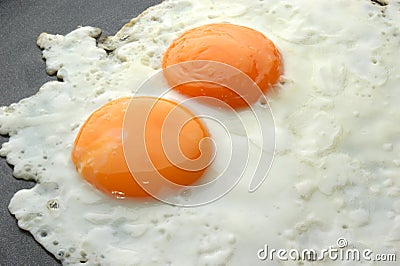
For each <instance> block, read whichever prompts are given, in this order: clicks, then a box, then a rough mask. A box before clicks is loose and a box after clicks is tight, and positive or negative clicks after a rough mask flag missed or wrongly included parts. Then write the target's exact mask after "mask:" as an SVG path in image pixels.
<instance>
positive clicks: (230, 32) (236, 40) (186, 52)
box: [162, 24, 283, 108]
mask: <svg viewBox="0 0 400 266" xmlns="http://www.w3.org/2000/svg"><path fill="white" fill-rule="evenodd" d="M193 60H210V61H217V62H220V63H225V64H228V65H230V66H233V67H235V68H237V69H239V70H241V71H242V72H244V73H245V74H247V75H248V76H249V77H250V78H251V79H252V80H253V81H255V82H256V84H257V85H258V87H259V89H261V92H262V93H264V92H266V91H267V90H268V88H269V87H271V86H272V85H273V84H275V83H276V82H277V81H278V79H279V76H280V75H281V73H282V70H283V67H282V62H281V56H280V53H279V51H278V49H277V48H276V47H275V45H274V44H273V42H272V41H270V40H269V39H268V38H266V37H265V36H264V35H263V34H262V33H260V32H258V31H256V30H253V29H250V28H247V27H243V26H238V25H233V24H209V25H204V26H201V27H198V28H194V29H191V30H189V31H187V32H185V33H184V34H183V35H182V36H180V37H179V38H178V39H176V40H175V41H174V42H173V43H172V44H171V46H170V47H169V48H168V49H167V51H166V52H165V54H164V57H163V62H162V67H163V69H165V68H167V67H169V66H172V65H174V64H178V63H182V62H188V61H193ZM200 71H201V70H200ZM195 72H196V76H199V75H200V76H207V74H206V73H204V75H201V74H199V70H198V69H196V70H195ZM166 78H167V80H168V79H169V77H166ZM227 78H229V77H227ZM168 81H169V83H170V84H176V81H171V80H168ZM238 85H239V86H240V84H238ZM175 89H176V90H178V91H179V92H180V93H182V94H185V95H187V96H210V97H214V98H217V99H220V100H222V101H225V102H226V103H227V104H229V105H230V106H231V107H234V108H237V107H243V106H247V103H246V101H244V100H243V99H242V97H241V96H243V95H238V94H237V93H235V92H233V91H231V90H230V89H228V88H227V87H225V86H215V85H213V84H210V83H205V82H201V84H200V86H199V84H194V82H193V83H187V84H183V85H178V86H176V87H175ZM261 92H259V91H257V90H255V89H254V87H253V88H252V91H246V92H245V94H246V99H251V100H250V102H249V101H248V102H249V103H252V102H253V101H254V99H258V97H255V96H259V95H260V93H261ZM252 94H255V96H254V95H252ZM253 96H254V97H253Z"/></svg>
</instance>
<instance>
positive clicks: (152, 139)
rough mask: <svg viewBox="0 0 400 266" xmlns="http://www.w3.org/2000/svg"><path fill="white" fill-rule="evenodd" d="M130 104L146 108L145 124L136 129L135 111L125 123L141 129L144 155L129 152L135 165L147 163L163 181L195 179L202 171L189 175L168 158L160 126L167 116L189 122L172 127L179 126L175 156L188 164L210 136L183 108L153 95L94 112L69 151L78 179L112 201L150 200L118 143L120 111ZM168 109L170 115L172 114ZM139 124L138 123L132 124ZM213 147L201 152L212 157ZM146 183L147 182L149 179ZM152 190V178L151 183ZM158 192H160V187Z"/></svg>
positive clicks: (154, 184) (138, 151) (184, 182)
mask: <svg viewBox="0 0 400 266" xmlns="http://www.w3.org/2000/svg"><path fill="white" fill-rule="evenodd" d="M132 99H133V100H134V101H135V103H136V104H138V106H139V107H143V108H148V107H149V106H150V105H152V109H151V112H150V113H148V117H147V122H146V125H141V124H140V121H141V119H142V117H139V116H141V115H142V114H140V112H139V113H138V116H132V115H131V116H130V117H129V119H131V120H130V122H132V123H133V124H135V125H137V128H141V129H145V132H146V134H145V141H146V148H147V151H146V150H144V149H135V148H134V149H133V150H132V151H131V152H133V153H134V154H135V157H137V158H138V160H137V161H136V162H135V163H136V164H139V166H140V164H141V163H144V162H145V161H148V160H150V161H151V162H153V164H154V167H155V169H154V171H158V172H160V173H161V174H162V175H163V177H164V178H166V179H168V180H169V181H171V182H173V183H176V184H179V185H190V184H192V183H194V182H195V181H197V180H198V179H199V178H200V177H201V176H202V175H203V173H204V171H205V169H201V170H196V171H190V169H189V170H188V169H186V170H185V169H181V168H180V167H178V166H176V165H174V164H173V163H172V162H171V161H170V160H168V158H167V156H166V154H165V152H164V149H163V146H162V142H161V134H162V129H163V122H164V120H165V119H166V117H167V116H168V115H171V116H172V120H173V121H177V122H179V121H182V119H184V120H187V121H188V122H187V123H186V124H185V125H184V126H183V127H182V125H173V126H174V127H178V128H182V130H181V131H180V132H179V136H178V137H177V138H178V142H179V147H177V149H180V150H179V152H181V153H183V155H184V156H186V157H185V158H187V159H188V160H191V159H196V158H198V157H199V156H200V150H199V143H200V141H201V140H202V139H203V138H207V137H209V134H208V132H207V130H206V128H205V127H204V126H203V124H202V123H201V121H200V120H198V119H197V118H195V117H194V116H193V114H192V113H191V112H190V111H188V110H187V109H185V108H183V107H181V106H177V104H176V103H174V102H172V101H168V100H164V99H157V98H153V97H135V98H121V99H117V100H114V101H111V102H109V103H107V104H106V105H104V106H103V107H101V108H100V109H98V110H97V111H95V112H94V113H93V114H92V115H91V116H90V117H89V118H88V119H87V120H86V122H85V123H84V125H83V126H82V127H81V130H80V132H79V133H78V136H77V137H76V140H75V143H74V147H73V150H72V156H71V157H72V161H73V162H74V164H75V166H76V168H77V170H78V172H79V173H80V174H81V176H82V177H83V178H84V179H85V180H86V181H88V182H89V183H91V184H92V185H93V186H95V187H96V188H97V189H99V190H100V191H102V192H104V193H106V194H109V195H111V196H114V197H117V198H125V197H147V196H149V195H148V194H147V192H146V191H144V190H143V189H142V188H141V187H140V186H139V185H138V183H137V182H136V181H135V179H134V178H133V176H132V174H131V172H130V170H129V168H128V165H127V163H126V160H125V156H124V152H123V144H122V132H123V121H124V115H125V112H126V110H127V108H128V106H129V104H130V102H131V100H132ZM171 110H175V112H172V113H171ZM136 122H138V123H136ZM211 151H212V147H211V146H208V149H205V150H202V152H203V154H204V153H206V154H205V155H206V156H209V158H210V157H211V153H212V152H211ZM150 181H151V180H150ZM150 185H151V186H152V187H153V189H154V188H156V189H157V186H159V184H158V182H157V180H154V182H150ZM160 189H161V188H160Z"/></svg>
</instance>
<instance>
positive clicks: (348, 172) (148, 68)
mask: <svg viewBox="0 0 400 266" xmlns="http://www.w3.org/2000/svg"><path fill="white" fill-rule="evenodd" d="M388 2H389V3H388V5H387V6H386V7H380V6H378V5H373V4H371V3H370V1H327V0H326V1H307V0H302V1H297V2H289V1H272V0H265V1H244V0H232V1H229V2H228V1H197V2H193V1H192V2H189V1H183V0H167V1H165V2H163V3H162V4H160V5H158V6H155V7H153V8H150V9H149V10H148V11H147V12H145V13H144V14H143V15H142V16H141V17H140V18H138V19H135V20H133V21H132V22H129V23H128V24H126V25H125V26H124V27H123V28H122V29H121V30H120V31H119V32H118V33H117V34H116V35H115V36H110V37H108V38H106V39H105V40H103V41H100V42H99V43H98V44H96V38H97V37H98V36H99V35H100V33H101V31H100V30H99V29H97V28H93V27H81V28H78V29H77V30H75V31H73V32H71V33H69V34H67V35H65V36H61V35H52V34H47V33H43V34H41V35H40V36H39V38H38V45H39V46H40V47H41V48H42V49H43V57H44V58H45V59H46V71H47V72H48V73H49V74H56V73H57V76H58V78H59V79H60V80H59V81H52V82H48V83H46V84H44V85H43V87H42V88H41V89H40V90H39V92H38V93H37V94H36V95H34V96H32V97H30V98H27V99H24V100H22V101H20V102H19V103H17V104H13V105H11V106H9V107H3V108H1V109H0V133H1V134H9V135H10V139H9V142H7V143H5V144H3V146H2V148H1V150H0V155H1V156H6V157H7V161H8V162H9V163H10V164H12V165H14V175H15V176H16V177H17V178H23V179H27V180H35V181H37V182H38V183H37V184H36V185H35V186H34V187H33V188H32V189H27V190H21V191H19V192H17V193H16V194H15V196H14V197H13V199H12V200H11V202H10V205H9V209H10V211H11V213H12V214H13V215H15V217H16V218H17V220H18V225H19V226H20V227H21V228H22V229H25V230H28V231H30V232H31V233H32V235H33V237H35V239H36V240H37V241H38V242H39V243H41V244H42V245H43V246H44V247H45V248H46V249H47V250H49V251H50V252H51V253H52V254H54V256H55V257H56V258H57V259H59V260H61V261H62V262H63V263H64V264H74V265H79V264H85V263H86V264H90V265H94V264H96V263H97V264H104V265H110V264H119V265H129V264H132V265H257V264H264V265H265V261H260V260H258V258H257V250H259V249H260V248H262V247H263V246H264V245H265V244H268V245H269V246H270V247H271V248H276V249H279V248H293V247H296V248H313V247H314V248H317V249H319V248H326V247H328V246H331V245H334V244H335V243H336V240H337V239H338V238H339V237H345V238H346V239H347V240H348V241H349V242H350V243H353V244H354V245H357V246H358V247H365V248H369V249H371V250H381V249H382V247H381V245H384V247H385V248H387V250H393V249H394V250H396V249H398V248H399V246H400V242H399V241H400V237H399V236H400V219H399V217H400V213H399V207H398V206H399V204H398V201H399V198H400V190H399V189H398V187H400V183H399V182H400V181H399V179H398V178H397V174H398V171H399V167H398V165H399V164H398V163H397V161H399V156H398V155H399V154H400V141H399V137H398V130H396V129H397V128H398V124H399V122H400V111H399V109H398V102H399V101H400V99H399V96H398V93H397V91H398V90H397V89H398V85H399V84H400V76H399V75H396V74H395V73H397V72H398V71H399V70H400V60H398V57H396V55H397V54H398V52H397V51H398V47H399V44H400V36H399V34H398V28H399V27H400V25H399V21H400V4H399V3H398V2H396V1H388ZM326 10H330V14H331V15H330V16H327V15H326V14H327V13H326ZM381 10H385V12H384V14H385V16H383V15H382V12H381ZM213 22H216V23H219V22H228V23H234V24H240V25H243V26H247V27H250V28H253V29H256V30H258V31H260V32H262V33H264V34H265V35H266V36H267V37H269V38H270V39H271V40H273V41H274V43H275V44H276V46H277V47H278V48H279V50H280V52H281V53H282V57H283V59H284V65H285V73H284V77H283V80H284V81H285V82H282V83H281V84H279V86H278V88H275V89H274V91H273V92H271V94H269V95H268V98H269V100H270V105H271V108H272V111H273V114H274V121H275V125H276V130H275V135H276V143H277V146H276V156H275V161H274V163H273V166H272V168H271V172H270V174H269V176H268V178H267V180H266V182H265V183H264V184H263V185H262V186H261V187H259V188H258V190H256V191H255V192H254V193H248V185H249V180H250V176H249V172H250V173H251V171H249V172H247V175H245V176H244V178H243V180H242V182H240V183H239V184H238V186H237V187H235V189H233V190H232V191H231V192H230V193H228V194H227V195H226V196H225V197H223V198H221V199H220V200H218V201H216V202H213V203H211V204H207V205H204V206H201V207H197V208H179V207H174V206H170V205H166V204H162V203H159V202H152V201H148V202H140V203H137V202H131V201H124V200H115V199H110V198H108V197H107V196H105V195H103V194H101V193H100V192H98V191H96V190H94V189H93V188H92V186H91V185H89V184H87V183H86V182H85V181H83V180H82V179H81V178H80V176H79V175H78V174H77V173H76V171H75V167H74V165H73V164H72V162H71V160H70V152H71V148H72V144H73V142H74V139H75V136H76V134H77V133H78V131H79V128H80V126H81V125H82V124H83V122H84V121H85V119H86V118H87V117H88V116H89V115H90V114H91V113H92V112H93V111H94V110H96V109H97V108H99V107H100V106H102V105H103V104H105V103H107V102H108V101H110V100H112V99H116V98H119V97H123V96H130V95H132V94H133V93H135V91H136V90H137V88H139V87H140V85H141V84H142V82H143V81H144V80H146V79H147V78H148V77H150V76H151V75H152V74H154V73H155V72H156V71H157V70H159V69H160V66H161V61H160V60H161V58H162V55H163V53H164V52H165V50H166V49H167V47H168V46H169V44H170V43H171V42H172V40H173V39H175V38H176V37H178V36H179V35H180V34H182V33H183V32H184V31H185V30H187V29H190V28H193V27H196V26H200V25H203V24H207V23H213ZM382 31H384V32H385V34H382V33H381V32H382ZM263 105H264V106H265V103H263V102H260V103H258V106H259V107H260V108H261V107H262V106H263ZM354 114H357V115H354ZM241 115H242V116H243V117H246V114H245V112H243V113H242V114H241ZM210 126H211V125H210ZM250 133H251V132H250ZM250 135H251V134H250ZM236 137H239V138H240V137H242V138H244V140H247V138H246V137H243V136H240V135H236ZM221 139H223V138H221ZM221 141H222V140H221ZM389 143H390V149H389V148H387V147H386V146H387V144H389ZM385 145H386V146H385ZM250 148H251V149H250V150H252V151H255V150H257V148H259V147H257V146H256V145H255V144H252V145H251V146H250ZM250 156H252V154H250ZM222 161H223V160H222ZM252 163H253V164H254V161H252V160H250V161H249V165H250V168H252V167H256V166H255V165H252ZM218 167H220V168H222V166H216V168H218ZM250 170H251V169H250ZM320 264H321V265H335V262H332V261H323V262H320Z"/></svg>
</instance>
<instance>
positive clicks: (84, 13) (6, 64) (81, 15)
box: [0, 0, 161, 265]
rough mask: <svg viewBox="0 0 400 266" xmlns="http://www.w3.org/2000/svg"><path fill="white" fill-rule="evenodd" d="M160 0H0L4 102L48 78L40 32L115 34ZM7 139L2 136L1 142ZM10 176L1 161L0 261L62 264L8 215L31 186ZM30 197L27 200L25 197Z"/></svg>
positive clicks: (0, 93) (1, 93)
mask: <svg viewBox="0 0 400 266" xmlns="http://www.w3.org/2000/svg"><path fill="white" fill-rule="evenodd" d="M159 2H161V1H157V0H146V1H143V0H118V1H110V0H57V1H54V0H37V1H22V0H0V38H1V39H0V47H1V49H0V58H1V61H0V62H1V64H0V106H3V105H9V104H11V103H13V102H17V101H19V100H20V99H22V98H25V97H28V96H31V95H33V94H35V93H36V92H37V90H38V89H39V88H40V87H41V86H42V85H43V84H44V83H45V82H46V81H49V80H54V79H56V78H55V77H49V76H48V75H47V74H46V72H45V63H44V61H43V60H42V59H41V51H40V49H39V48H38V47H37V46H36V39H37V37H38V36H39V34H40V33H42V32H48V33H53V34H63V35H64V34H67V33H69V32H70V31H72V30H74V29H75V28H76V27H77V26H86V25H89V26H94V27H99V28H101V29H103V35H113V34H114V33H115V32H117V31H118V29H119V28H120V27H121V26H122V25H123V24H125V23H126V22H127V21H129V20H130V19H131V18H133V17H136V16H137V15H139V14H140V13H141V12H142V11H143V10H145V9H146V8H147V7H149V6H152V5H155V4H157V3H159ZM6 140H7V139H6V138H5V137H3V136H1V137H0V143H3V142H4V141H6ZM33 185H34V184H33V183H32V182H31V183H29V182H26V181H21V180H17V179H15V178H14V177H12V168H11V166H10V165H8V164H7V163H6V161H5V160H4V158H1V159H0V229H1V231H0V232H1V233H0V245H1V246H0V265H59V264H60V263H59V262H58V261H57V260H56V259H55V258H54V257H53V256H52V255H51V254H49V253H47V252H46V250H45V249H44V248H42V247H41V246H40V245H39V244H38V243H36V242H35V240H34V239H33V237H32V236H31V235H30V234H29V233H28V232H26V231H23V230H21V229H19V228H18V226H17V221H16V219H15V218H14V217H13V216H12V215H11V214H10V213H9V211H8V204H9V202H10V199H11V197H12V196H13V195H14V193H15V192H16V191H18V190H20V189H23V188H29V187H32V186H33ZM26 200H27V201H29V199H26Z"/></svg>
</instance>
